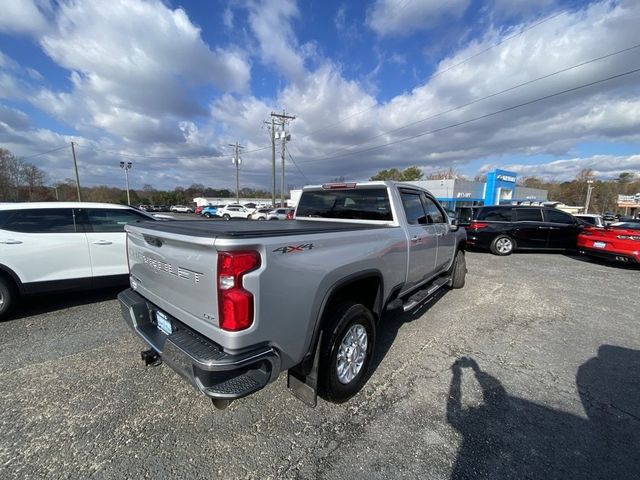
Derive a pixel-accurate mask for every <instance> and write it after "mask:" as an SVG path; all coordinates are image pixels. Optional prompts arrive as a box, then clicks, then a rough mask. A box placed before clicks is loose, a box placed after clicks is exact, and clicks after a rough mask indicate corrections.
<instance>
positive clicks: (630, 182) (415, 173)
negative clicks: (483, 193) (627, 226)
mask: <svg viewBox="0 0 640 480" xmlns="http://www.w3.org/2000/svg"><path fill="white" fill-rule="evenodd" d="M442 179H460V180H473V181H476V182H485V181H486V176H485V175H476V176H475V177H474V178H472V179H471V178H467V177H465V176H464V175H461V174H460V173H459V172H458V171H457V170H456V169H455V168H448V169H443V170H439V171H435V172H431V173H429V174H428V175H425V174H424V173H423V172H422V171H421V170H420V169H419V168H418V167H416V166H411V167H407V168H405V169H404V170H399V169H397V168H391V169H388V170H380V171H379V172H378V173H376V174H375V175H373V176H372V177H371V178H370V180H396V181H405V182H406V181H417V180H442ZM589 182H592V183H589ZM518 185H520V186H523V187H530V188H540V189H543V190H547V191H548V196H547V198H548V199H549V201H558V202H562V203H564V204H565V205H576V206H584V204H585V200H586V197H587V189H588V186H589V185H591V187H592V188H593V190H592V192H591V200H590V202H589V205H590V206H589V211H590V212H599V213H603V212H609V211H610V212H616V211H617V210H619V209H618V207H617V202H618V195H635V194H637V193H640V176H639V175H636V174H635V173H632V172H620V174H619V175H618V177H616V178H610V179H606V180H602V179H597V178H596V176H595V174H594V172H593V170H591V169H583V170H581V171H580V172H579V173H578V174H577V175H576V177H575V178H573V179H572V180H566V181H556V180H544V179H542V178H540V177H536V176H524V177H519V178H518Z"/></svg>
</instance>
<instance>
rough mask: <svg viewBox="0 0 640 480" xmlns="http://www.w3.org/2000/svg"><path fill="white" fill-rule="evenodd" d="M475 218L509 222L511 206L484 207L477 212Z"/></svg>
mask: <svg viewBox="0 0 640 480" xmlns="http://www.w3.org/2000/svg"><path fill="white" fill-rule="evenodd" d="M476 220H484V221H491V222H510V221H511V208H510V207H506V208H505V207H494V208H492V207H488V208H487V207H484V208H482V209H480V211H479V212H478V216H477V218H476Z"/></svg>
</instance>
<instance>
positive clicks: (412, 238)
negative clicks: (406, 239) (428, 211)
mask: <svg viewBox="0 0 640 480" xmlns="http://www.w3.org/2000/svg"><path fill="white" fill-rule="evenodd" d="M419 240H420V237H418V236H415V237H411V241H412V242H417V241H419Z"/></svg>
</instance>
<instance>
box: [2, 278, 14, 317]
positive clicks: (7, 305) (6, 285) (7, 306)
mask: <svg viewBox="0 0 640 480" xmlns="http://www.w3.org/2000/svg"><path fill="white" fill-rule="evenodd" d="M17 296H18V294H17V292H16V289H15V287H14V286H13V283H12V282H11V281H9V280H7V279H6V278H3V277H0V318H2V317H4V316H5V314H6V313H7V312H8V311H9V310H11V307H13V304H14V303H15V301H16V298H17Z"/></svg>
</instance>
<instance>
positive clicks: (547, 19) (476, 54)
mask: <svg viewBox="0 0 640 480" xmlns="http://www.w3.org/2000/svg"><path fill="white" fill-rule="evenodd" d="M568 11H569V10H568V9H567V10H562V11H560V12H558V13H555V14H553V15H551V16H549V17H546V18H544V19H542V20H540V21H539V22H538V23H534V24H533V25H529V26H528V27H526V28H523V29H522V30H520V31H519V32H518V33H514V34H513V35H511V36H510V37H505V38H503V39H502V40H500V41H499V42H498V43H495V44H493V45H491V46H489V47H487V48H485V49H484V50H480V51H479V52H477V53H474V54H473V55H471V56H469V57H467V58H465V59H464V60H461V61H459V62H458V63H455V64H453V65H451V66H449V67H447V68H445V69H444V70H439V71H437V72H435V73H434V74H433V75H430V76H429V78H428V80H431V79H432V78H435V77H437V76H439V75H442V74H443V73H446V72H448V71H449V70H453V69H454V68H457V67H459V66H460V65H462V64H463V63H466V62H468V61H469V60H473V59H474V58H476V57H478V56H480V55H482V54H483V53H486V52H488V51H489V50H492V49H494V48H495V47H497V46H499V45H502V44H503V43H505V42H508V41H509V40H511V39H513V38H516V37H519V36H520V35H522V34H523V33H525V32H528V31H529V30H532V29H534V28H536V27H538V26H540V25H542V24H543V23H546V22H548V21H549V20H553V19H554V18H556V17H559V16H560V15H562V14H564V13H567V12H568Z"/></svg>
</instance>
